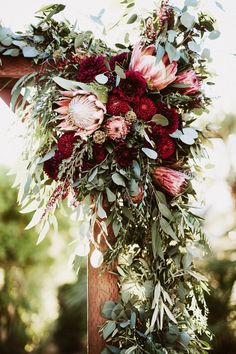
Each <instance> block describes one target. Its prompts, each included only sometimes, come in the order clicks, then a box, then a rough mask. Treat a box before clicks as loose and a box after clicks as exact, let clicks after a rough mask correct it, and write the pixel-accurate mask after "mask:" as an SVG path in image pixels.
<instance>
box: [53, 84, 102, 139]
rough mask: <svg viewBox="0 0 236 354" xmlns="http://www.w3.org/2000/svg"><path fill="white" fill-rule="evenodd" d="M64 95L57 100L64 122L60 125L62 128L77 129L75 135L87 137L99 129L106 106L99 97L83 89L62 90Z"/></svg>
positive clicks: (64, 129) (58, 110)
mask: <svg viewBox="0 0 236 354" xmlns="http://www.w3.org/2000/svg"><path fill="white" fill-rule="evenodd" d="M61 94H62V95H63V97H62V98H61V99H60V100H59V101H57V102H56V103H57V105H58V106H59V108H57V109H55V111H56V112H57V113H59V114H60V116H59V119H60V120H62V122H61V123H60V124H59V125H58V127H59V128H60V130H63V131H75V136H76V135H79V136H80V137H81V138H86V137H87V136H88V135H90V134H92V133H93V132H94V131H95V130H97V129H99V128H100V126H101V124H102V122H103V119H104V113H105V112H106V107H105V106H104V105H103V103H102V102H100V101H99V100H98V99H97V97H96V96H95V95H93V94H90V93H89V92H86V91H83V90H75V91H61Z"/></svg>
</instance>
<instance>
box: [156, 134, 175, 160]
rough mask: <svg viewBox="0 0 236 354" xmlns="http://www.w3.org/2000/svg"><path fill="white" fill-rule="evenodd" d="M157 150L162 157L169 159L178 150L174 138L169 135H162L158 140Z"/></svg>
mask: <svg viewBox="0 0 236 354" xmlns="http://www.w3.org/2000/svg"><path fill="white" fill-rule="evenodd" d="M156 150H157V153H158V156H159V157H160V158H161V159H164V160H165V159H168V158H169V157H171V156H172V155H173V154H174V152H175V150H176V147H175V143H174V140H173V139H172V138H171V137H169V136H168V135H163V136H160V137H159V138H158V139H157V141H156Z"/></svg>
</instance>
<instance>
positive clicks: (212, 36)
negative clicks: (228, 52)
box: [209, 30, 221, 40]
mask: <svg viewBox="0 0 236 354" xmlns="http://www.w3.org/2000/svg"><path fill="white" fill-rule="evenodd" d="M220 34H221V33H220V31H217V30H214V31H212V32H211V33H210V34H209V39H212V40H215V39H217V38H219V37H220Z"/></svg>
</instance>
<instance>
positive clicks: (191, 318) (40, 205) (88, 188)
mask: <svg viewBox="0 0 236 354" xmlns="http://www.w3.org/2000/svg"><path fill="white" fill-rule="evenodd" d="M122 3H123V4H124V6H125V7H126V9H127V12H126V14H125V16H124V18H123V20H125V21H126V23H127V24H129V25H131V24H133V23H136V21H139V19H138V16H137V14H136V13H133V12H132V11H133V7H134V6H133V4H134V3H133V1H130V0H124V1H123V2H122ZM195 3H196V2H195V1H186V4H185V5H186V6H184V8H183V9H178V8H173V11H174V13H173V15H174V16H175V20H173V18H170V19H169V21H168V23H166V24H165V25H163V24H162V21H161V19H160V18H159V17H158V16H157V13H156V12H154V13H153V14H152V17H151V18H152V21H153V23H152V25H153V28H154V30H153V31H154V34H155V35H154V36H150V33H148V32H147V29H146V27H145V25H146V22H147V20H148V19H144V21H143V34H142V43H143V44H144V45H145V46H147V45H149V44H154V45H155V47H156V48H157V50H156V61H157V63H158V62H159V61H160V60H161V59H162V58H163V55H164V54H165V52H166V55H167V57H168V58H169V61H170V62H171V63H172V65H173V62H174V61H178V73H181V72H182V71H184V70H188V69H191V70H195V71H196V72H197V74H198V75H199V77H201V79H202V80H203V79H206V78H207V77H208V76H209V74H208V72H207V70H206V68H205V64H206V62H207V60H206V58H203V57H201V53H200V52H201V45H200V44H201V40H202V38H203V37H204V38H205V37H206V35H210V38H211V39H214V38H216V37H217V35H218V34H219V33H218V32H217V31H216V30H215V28H214V20H213V19H211V18H209V17H208V16H206V15H204V14H202V13H201V14H199V16H198V17H196V18H195V17H194V16H192V15H191V13H190V10H189V9H188V7H191V6H195ZM61 10H62V7H61V6H60V5H53V6H50V7H46V8H43V9H41V12H42V15H41V12H40V15H39V19H40V22H39V24H38V25H37V26H32V27H31V32H30V33H29V34H28V35H25V36H23V37H22V38H24V40H25V42H26V45H23V46H22V43H21V44H19V43H18V46H19V47H20V49H22V53H23V55H25V56H28V57H29V56H31V57H35V58H36V59H42V58H50V59H52V65H49V66H48V65H43V67H42V68H43V69H42V70H41V71H40V73H36V74H35V75H34V76H28V77H26V78H23V79H22V80H21V81H20V82H18V83H17V84H16V86H15V87H14V89H13V95H14V100H13V105H14V103H15V102H16V101H17V97H18V96H19V94H20V93H21V92H22V89H24V92H25V95H24V104H22V105H21V106H20V107H19V112H20V113H21V114H22V113H23V117H24V120H25V121H26V125H27V128H28V132H27V134H28V137H27V144H26V145H27V149H26V150H25V152H24V161H23V162H22V166H21V168H20V169H19V170H18V171H17V175H16V181H15V185H16V186H19V196H18V201H19V202H20V203H21V204H22V205H23V208H24V209H25V210H31V211H34V215H33V219H32V221H31V222H30V223H29V224H28V226H27V229H30V228H31V227H34V226H36V225H38V224H40V226H39V230H40V235H39V240H38V242H40V241H42V239H43V238H44V237H45V236H46V234H47V232H48V231H49V230H50V226H51V225H52V226H53V227H54V228H56V227H57V222H56V218H55V215H54V213H55V209H56V207H57V206H58V205H59V204H61V202H62V200H63V199H64V197H65V196H68V195H69V196H70V197H71V196H72V198H71V199H72V206H73V207H74V208H75V213H77V215H79V217H78V218H77V219H78V222H79V223H80V225H81V224H82V217H81V216H80V212H81V205H80V204H82V203H81V202H83V205H84V209H85V212H84V215H86V217H87V219H88V220H89V222H90V227H89V228H88V230H87V234H88V235H89V236H87V237H88V238H89V240H90V241H91V242H93V244H95V245H96V243H98V244H99V242H100V239H101V238H103V239H104V242H105V243H106V245H107V249H106V251H105V265H106V267H108V268H109V267H110V266H111V265H112V264H113V263H114V262H115V261H116V260H117V259H118V266H117V268H116V272H117V275H118V281H119V284H120V299H118V300H117V302H111V301H109V302H108V303H106V304H105V305H104V308H103V310H102V313H103V314H104V315H105V318H106V322H105V323H104V325H103V326H102V328H101V334H102V336H103V338H104V340H105V341H106V343H107V348H106V349H105V350H104V351H103V353H109V352H111V353H121V354H122V353H126V354H128V353H135V354H136V353H137V354H139V353H158V354H165V353H167V352H168V353H169V354H179V353H191V354H205V353H206V351H207V350H209V346H208V344H207V343H205V342H204V341H202V339H201V336H202V334H203V333H206V334H209V333H208V332H207V315H208V310H207V307H206V303H205V300H204V292H207V291H208V287H207V281H206V278H205V277H204V276H203V275H202V274H201V273H200V272H198V271H197V269H196V267H195V262H194V257H195V250H196V249H197V250H198V252H200V253H201V255H202V256H203V255H204V253H205V250H206V248H207V244H206V239H205V235H204V232H203V230H202V219H201V217H199V216H198V215H196V214H195V213H194V211H193V198H194V197H195V192H194V190H193V188H192V186H191V183H190V181H189V180H190V179H191V178H192V176H193V174H194V173H197V172H198V171H199V166H198V161H199V159H200V158H201V157H202V156H204V153H205V152H204V149H203V148H202V143H203V142H204V134H202V133H201V132H200V131H199V130H197V128H193V127H192V125H191V124H192V123H193V122H194V123H195V121H196V118H195V116H193V117H192V116H189V115H188V117H185V114H186V113H188V112H192V111H193V109H196V108H197V109H199V110H201V109H205V107H206V105H207V104H209V103H210V99H208V98H206V97H205V95H204V93H202V92H201V90H198V89H197V91H196V92H194V94H193V95H192V94H188V95H187V94H185V95H182V94H181V93H179V92H178V89H183V88H184V89H186V84H184V85H183V84H181V85H179V84H177V85H176V84H173V85H172V86H171V85H169V87H168V88H166V89H160V90H157V89H153V90H152V89H150V88H149V87H147V90H146V94H147V95H149V97H151V99H152V100H153V102H154V104H158V103H164V104H167V105H171V106H174V107H175V109H176V110H177V112H178V115H179V121H180V123H179V130H176V131H175V133H174V134H173V135H171V137H172V138H173V139H175V142H173V144H176V146H177V149H176V152H175V154H174V155H173V156H172V159H170V160H167V161H163V160H165V159H161V158H158V154H157V152H156V151H155V150H154V148H155V147H154V146H155V144H154V142H153V141H152V137H151V134H150V136H149V130H150V129H151V128H150V125H148V123H147V122H146V121H144V120H142V119H137V121H136V122H135V123H134V124H133V126H132V127H131V129H130V135H128V137H127V139H126V141H125V145H126V144H127V146H126V148H129V149H130V150H131V151H133V152H134V153H135V155H136V157H135V158H133V160H134V161H133V162H132V164H127V166H126V164H124V166H125V167H122V166H120V164H119V163H118V162H117V156H116V155H115V153H116V147H117V142H116V141H113V139H107V140H105V142H104V145H103V148H104V149H105V152H106V153H105V155H106V157H105V158H104V159H103V161H102V162H99V163H95V165H94V166H93V165H92V166H93V167H92V168H90V167H89V164H88V167H87V166H86V163H85V164H84V162H89V161H90V162H91V161H93V160H94V159H95V157H96V153H97V151H94V147H95V145H94V141H93V137H92V135H90V136H88V137H87V139H86V141H82V139H79V140H78V141H77V142H75V143H73V144H72V151H71V155H70V156H69V157H66V158H63V159H62V161H60V162H59V163H58V165H59V167H58V176H57V177H55V178H54V180H51V179H49V178H48V177H47V176H46V174H45V173H44V172H43V166H44V162H45V161H48V159H50V157H51V156H52V155H53V154H54V151H55V146H56V144H57V142H58V139H59V138H60V137H61V131H60V130H59V128H58V124H59V119H60V117H59V116H58V114H57V112H55V107H54V105H55V103H57V101H58V99H59V98H60V92H59V89H60V88H64V89H66V90H75V89H78V88H80V89H83V90H85V91H87V92H89V93H93V94H95V95H96V96H97V98H98V100H100V101H102V102H103V103H106V102H107V99H108V95H109V93H110V92H111V90H112V86H109V85H108V82H109V80H108V79H106V77H105V76H104V75H103V74H102V75H96V76H95V79H94V81H92V82H89V83H87V82H75V81H74V78H75V77H76V75H77V73H78V70H79V68H80V60H81V58H83V56H84V55H93V54H95V55H100V54H102V55H103V56H105V57H106V61H107V62H109V59H110V58H111V57H112V55H113V54H114V52H113V50H112V49H110V48H108V47H107V46H106V44H105V43H104V42H102V41H100V40H95V39H94V38H93V35H92V33H91V32H90V31H87V32H83V33H77V32H76V31H75V29H74V28H73V29H72V28H71V26H70V25H69V24H68V23H67V22H57V21H55V20H54V19H53V15H54V14H55V13H57V12H59V11H61ZM102 15H103V11H101V12H100V13H99V14H98V16H93V20H94V21H95V22H96V23H98V24H99V25H103V24H102V20H101V17H102ZM118 23H119V22H118ZM152 34H153V33H152ZM6 36H7V37H6V38H5V37H4V40H5V41H10V40H11V35H10V34H9V33H8V34H7V35H6ZM35 36H37V38H38V40H36V38H35ZM22 38H21V39H22ZM18 41H19V38H18ZM30 43H31V44H30ZM32 43H35V45H33V44H32ZM126 43H128V37H127V36H126ZM15 45H16V42H15ZM127 46H128V44H127ZM127 46H125V48H127ZM118 47H119V48H121V47H122V46H121V45H120V44H119V45H118ZM13 48H14V44H13ZM10 49H12V48H11V47H10ZM74 51H76V53H75V52H74ZM126 52H129V48H128V49H126ZM129 57H130V56H129ZM154 59H155V58H154ZM165 60H166V59H165ZM162 65H164V64H163V63H162ZM174 65H175V63H174ZM108 66H109V65H108ZM125 69H126V70H128V69H129V67H128V63H127V67H126V68H125V66H124V67H122V65H115V69H114V71H113V72H112V71H110V70H108V74H110V75H111V76H112V78H113V79H115V80H114V84H112V85H113V86H114V87H113V88H115V85H116V86H118V85H119V83H120V80H125V79H126V73H125ZM108 78H109V76H108ZM71 79H72V80H71ZM82 81H83V80H82ZM85 81H86V80H85ZM106 84H107V86H105V85H106ZM58 86H59V87H60V88H59V87H58ZM32 87H33V88H32ZM187 87H188V85H187ZM67 94H68V93H67ZM65 96H66V94H65ZM72 96H73V94H72ZM73 97H74V96H73ZM26 103H28V106H27V108H26V110H24V108H25V107H24V105H25V104H26ZM57 104H58V103H57ZM67 104H68V100H67ZM130 105H131V106H132V104H131V103H130ZM26 117H27V119H25V118H26ZM68 117H70V115H68ZM109 118H110V116H108V117H107V116H105V119H104V122H103V124H104V123H105V122H106V119H109ZM153 123H158V125H159V126H160V127H162V128H163V127H165V126H167V125H168V123H169V121H168V119H166V118H165V117H164V116H162V115H155V116H154V118H153ZM76 125H77V124H76ZM101 129H104V130H105V129H106V127H105V124H104V125H103V126H102V127H101ZM166 134H167V132H166ZM57 147H58V146H57ZM57 147H56V148H57ZM152 147H153V148H152ZM96 149H97V150H98V151H99V148H98V147H96ZM131 154H132V153H131ZM127 158H128V155H127ZM167 166H169V167H170V168H173V170H172V178H173V179H172V180H171V174H170V176H169V179H167V182H168V183H171V182H172V187H173V189H174V187H175V185H177V186H178V183H180V185H182V186H184V185H185V182H187V180H188V182H189V183H188V186H187V187H186V189H185V188H184V187H183V190H182V189H181V188H180V189H179V191H177V192H175V191H174V192H172V191H171V190H169V191H168V188H165V185H164V182H163V185H162V184H161V183H159V182H158V181H157V180H156V181H155V171H157V169H158V168H160V167H164V168H166V167H167ZM167 170H168V167H167ZM176 170H177V171H176ZM178 170H180V171H178ZM181 171H183V172H184V171H187V173H188V176H187V175H186V174H184V173H183V172H181ZM176 175H177V177H178V176H182V178H183V179H184V181H183V182H182V181H181V179H180V177H179V179H178V178H177V177H176ZM183 176H184V177H183ZM165 179H166V176H164V175H163V181H165ZM167 182H166V183H167ZM186 184H187V183H186ZM138 194H140V195H141V197H140V200H139V201H138V202H137V201H136V200H135V199H134V198H133V197H135V196H137V195H138ZM106 196H107V199H106ZM78 205H79V206H78ZM84 215H83V216H84ZM97 228H99V235H98V240H94V239H93V236H91V235H92V234H93V232H94V230H95V229H97ZM110 230H113V233H114V239H113V240H112V244H110V243H109V242H110V240H109V239H108V237H107V236H108V232H109V233H110ZM99 252H100V251H99ZM100 254H101V252H100ZM77 260H78V257H77V256H76V257H75V263H76V264H77ZM59 332H60V331H59Z"/></svg>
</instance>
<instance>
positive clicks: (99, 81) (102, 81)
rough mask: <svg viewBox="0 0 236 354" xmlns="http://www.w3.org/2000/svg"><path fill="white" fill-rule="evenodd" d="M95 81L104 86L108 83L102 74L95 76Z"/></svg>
mask: <svg viewBox="0 0 236 354" xmlns="http://www.w3.org/2000/svg"><path fill="white" fill-rule="evenodd" d="M95 80H96V81H97V82H98V83H99V84H101V85H105V84H106V83H107V81H108V77H107V76H106V75H104V74H99V75H97V76H95Z"/></svg>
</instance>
